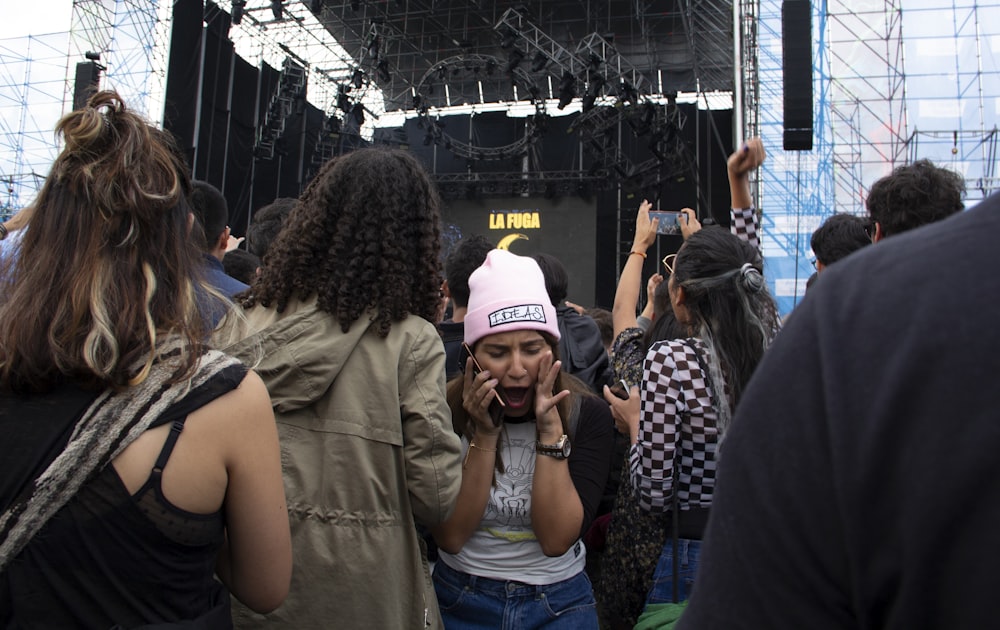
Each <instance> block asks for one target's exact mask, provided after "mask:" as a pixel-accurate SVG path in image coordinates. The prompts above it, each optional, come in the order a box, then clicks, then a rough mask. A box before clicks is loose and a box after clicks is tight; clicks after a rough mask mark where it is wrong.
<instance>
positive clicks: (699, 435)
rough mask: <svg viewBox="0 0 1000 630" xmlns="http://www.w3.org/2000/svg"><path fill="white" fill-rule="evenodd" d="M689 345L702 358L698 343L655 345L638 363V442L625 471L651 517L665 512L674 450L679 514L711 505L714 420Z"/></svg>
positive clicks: (705, 383) (706, 388)
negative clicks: (677, 461) (677, 454)
mask: <svg viewBox="0 0 1000 630" xmlns="http://www.w3.org/2000/svg"><path fill="white" fill-rule="evenodd" d="M694 346H697V348H698V351H699V352H700V353H701V355H702V356H703V357H704V356H705V346H704V345H703V344H702V343H701V341H700V340H698V339H687V340H682V339H674V340H670V341H660V342H658V343H655V344H653V346H652V347H651V348H650V349H649V352H648V353H647V354H646V360H645V362H644V364H643V370H642V372H643V375H642V391H641V392H640V397H641V401H642V416H641V419H640V423H639V440H638V442H637V443H636V444H633V445H632V447H631V450H630V452H629V471H630V477H631V480H632V485H633V486H634V487H635V489H636V492H637V494H638V497H639V504H640V505H641V506H642V508H643V509H644V510H648V511H650V512H654V513H666V512H669V511H670V503H671V499H672V498H673V491H674V488H673V468H674V451H675V449H677V448H680V449H681V451H680V462H681V469H680V487H679V489H678V496H677V500H678V503H679V505H680V507H681V509H682V510H683V509H684V508H707V507H710V506H711V504H712V492H713V490H714V488H715V450H716V446H717V444H718V437H719V433H718V430H717V428H716V421H717V418H718V416H717V414H716V413H715V410H714V408H713V407H712V392H711V390H710V389H709V384H708V379H707V378H706V375H705V374H704V373H702V370H701V367H700V365H699V364H698V357H697V355H695V350H694Z"/></svg>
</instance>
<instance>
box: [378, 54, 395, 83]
mask: <svg viewBox="0 0 1000 630" xmlns="http://www.w3.org/2000/svg"><path fill="white" fill-rule="evenodd" d="M375 72H377V73H378V78H380V79H382V81H384V82H386V83H388V82H389V81H390V80H392V75H390V74H389V62H388V61H387V60H385V59H383V60H381V61H379V62H378V65H376V66H375Z"/></svg>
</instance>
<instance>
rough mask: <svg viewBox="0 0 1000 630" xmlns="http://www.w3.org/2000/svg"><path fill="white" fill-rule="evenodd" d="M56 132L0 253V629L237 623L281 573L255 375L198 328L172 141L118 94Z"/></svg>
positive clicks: (94, 99)
mask: <svg viewBox="0 0 1000 630" xmlns="http://www.w3.org/2000/svg"><path fill="white" fill-rule="evenodd" d="M56 131H57V133H58V134H60V135H61V136H62V137H63V139H64V140H65V148H64V149H63V150H62V152H61V153H60V154H59V156H58V157H57V158H56V160H55V162H54V164H53V165H52V169H51V172H50V174H49V176H48V177H47V178H46V180H45V183H44V185H43V186H42V189H41V190H40V191H39V194H38V198H37V199H36V201H35V202H34V204H33V206H32V208H33V209H32V212H31V213H30V216H29V218H28V224H27V227H26V228H25V229H24V231H23V237H22V239H21V241H20V243H18V244H17V248H16V256H14V257H5V258H4V259H3V261H2V262H0V292H2V294H3V296H4V299H3V301H2V302H0V432H2V434H3V435H4V439H3V440H0V627H3V628H95V629H102V630H106V629H107V628H125V627H127V628H134V627H139V626H142V627H147V626H148V627H152V626H154V625H155V627H156V628H164V629H165V628H173V627H184V628H229V627H232V619H231V616H230V597H229V595H230V593H232V594H233V595H235V596H236V597H237V598H238V599H239V600H241V601H243V602H244V603H246V605H248V606H251V607H252V608H254V609H255V610H259V611H267V610H271V609H273V608H275V607H276V606H278V605H279V604H280V603H281V601H282V600H283V599H284V597H285V595H286V594H287V592H288V584H289V580H290V576H291V564H292V559H291V541H290V535H289V528H288V519H287V516H286V511H285V494H284V489H283V487H282V480H281V461H280V455H279V448H278V435H277V430H276V429H275V426H274V415H273V413H272V412H271V404H270V400H269V399H268V396H267V391H266V389H265V388H264V384H263V383H262V382H261V380H260V378H259V377H258V376H257V375H256V374H255V373H254V372H252V371H249V370H247V368H246V367H244V366H243V365H242V364H241V363H239V362H238V361H237V360H236V359H233V358H232V357H229V356H226V355H224V354H222V353H221V352H218V351H215V350H211V349H209V348H208V347H207V346H206V344H205V341H204V340H205V339H206V338H207V335H208V331H207V330H206V323H205V321H204V319H203V317H202V316H201V311H200V310H199V302H198V300H199V299H201V297H200V296H205V295H213V293H212V291H211V289H209V288H208V287H207V285H206V284H205V283H204V280H203V279H202V278H201V277H200V274H199V253H198V251H197V249H196V246H195V245H194V242H193V239H191V237H190V229H191V225H192V223H191V222H192V219H193V217H192V214H191V210H190V207H189V205H188V202H187V198H188V195H189V193H190V190H191V183H190V179H189V175H188V172H187V166H186V165H185V164H184V162H183V159H182V158H181V157H180V153H179V152H178V150H177V149H176V147H175V145H174V143H173V140H172V138H171V137H170V136H168V135H167V134H166V133H164V132H163V131H160V130H158V129H156V128H154V127H152V126H150V125H149V124H148V123H146V122H145V121H144V120H143V119H142V118H141V117H139V116H138V115H136V114H134V113H133V112H131V111H130V110H129V109H128V108H127V107H126V106H125V104H124V103H123V102H122V99H121V97H120V96H119V95H118V94H116V93H115V92H111V91H103V92H97V93H95V94H94V95H93V96H91V98H90V99H89V101H88V102H87V104H86V106H84V107H82V108H80V109H78V110H75V111H73V112H70V113H69V114H67V115H66V116H64V117H63V118H62V119H61V120H60V121H59V123H58V125H57V127H56ZM218 297H219V299H222V297H221V296H218ZM234 435H239V439H238V440H234V439H233V436H234ZM216 576H218V580H217V579H216ZM220 580H221V583H220Z"/></svg>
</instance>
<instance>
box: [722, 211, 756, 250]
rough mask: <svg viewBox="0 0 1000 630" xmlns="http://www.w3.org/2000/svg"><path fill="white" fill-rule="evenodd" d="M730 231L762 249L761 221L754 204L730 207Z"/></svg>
mask: <svg viewBox="0 0 1000 630" xmlns="http://www.w3.org/2000/svg"><path fill="white" fill-rule="evenodd" d="M729 231H730V232H732V233H733V234H735V235H736V236H738V237H740V238H741V239H743V240H744V241H746V242H748V243H750V244H751V245H753V246H754V247H756V248H757V249H758V251H759V250H760V223H758V221H757V212H756V211H755V210H754V208H753V206H751V207H749V208H730V209H729Z"/></svg>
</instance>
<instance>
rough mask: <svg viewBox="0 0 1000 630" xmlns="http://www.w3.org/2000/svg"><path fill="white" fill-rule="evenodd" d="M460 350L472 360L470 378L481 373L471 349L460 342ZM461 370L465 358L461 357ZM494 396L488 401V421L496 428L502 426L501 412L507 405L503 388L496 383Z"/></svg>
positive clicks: (481, 369) (480, 367) (463, 366)
mask: <svg viewBox="0 0 1000 630" xmlns="http://www.w3.org/2000/svg"><path fill="white" fill-rule="evenodd" d="M462 350H463V351H464V353H465V354H466V355H467V356H468V357H469V358H471V359H472V376H473V377H475V376H476V375H477V374H479V373H480V372H482V371H483V366H481V365H479V361H476V355H474V354H472V348H470V347H469V344H467V343H465V342H464V341H463V342H462ZM460 365H461V366H462V369H465V357H464V356H463V357H462V361H461V364H460ZM493 392H494V394H495V395H494V396H493V400H491V401H490V406H489V413H490V420H492V421H493V426H495V427H498V426H500V425H501V424H503V410H504V407H506V406H507V403H506V402H504V400H503V388H502V387H500V384H499V383H497V386H496V387H495V388H494V389H493Z"/></svg>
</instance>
